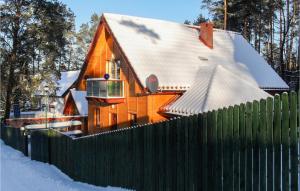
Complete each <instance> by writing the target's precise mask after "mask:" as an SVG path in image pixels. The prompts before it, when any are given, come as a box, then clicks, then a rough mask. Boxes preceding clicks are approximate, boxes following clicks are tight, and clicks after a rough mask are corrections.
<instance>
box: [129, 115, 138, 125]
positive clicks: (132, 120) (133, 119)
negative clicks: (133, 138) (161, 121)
mask: <svg viewBox="0 0 300 191" xmlns="http://www.w3.org/2000/svg"><path fill="white" fill-rule="evenodd" d="M129 122H130V126H134V125H137V115H136V114H135V113H129Z"/></svg>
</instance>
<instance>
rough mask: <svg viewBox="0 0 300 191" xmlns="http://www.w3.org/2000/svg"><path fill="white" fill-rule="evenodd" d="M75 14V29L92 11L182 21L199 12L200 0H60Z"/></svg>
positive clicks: (85, 20)
mask: <svg viewBox="0 0 300 191" xmlns="http://www.w3.org/2000/svg"><path fill="white" fill-rule="evenodd" d="M60 1H61V2H63V3H64V4H66V5H67V6H68V7H69V8H70V9H71V10H72V11H73V12H74V14H75V16H76V18H75V25H76V30H78V29H79V27H80V25H81V24H83V23H86V22H89V21H90V17H91V15H92V14H93V13H98V14H102V13H104V12H108V13H118V14H125V15H131V16H140V17H148V18H155V19H163V20H169V21H175V22H179V23H183V22H184V21H185V20H186V19H187V20H191V21H193V20H194V19H195V18H196V17H197V16H198V15H199V14H200V13H202V14H204V15H207V11H205V10H201V0H186V1H184V0H151V1H150V0H60Z"/></svg>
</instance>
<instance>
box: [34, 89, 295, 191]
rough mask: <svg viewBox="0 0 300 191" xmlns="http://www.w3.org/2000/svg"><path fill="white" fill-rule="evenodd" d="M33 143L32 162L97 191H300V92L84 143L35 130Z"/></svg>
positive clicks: (108, 134)
mask: <svg viewBox="0 0 300 191" xmlns="http://www.w3.org/2000/svg"><path fill="white" fill-rule="evenodd" d="M297 100H298V101H297ZM31 138H32V159H34V160H39V161H43V162H49V163H51V164H54V165H56V166H57V167H58V168H60V169H61V170H62V171H63V172H64V173H66V174H67V175H69V176H70V177H71V178H73V179H74V180H77V181H82V182H87V183H90V184H95V185H101V186H107V185H111V186H117V187H123V188H129V189H135V190H204V191H206V190H292V191H298V189H299V182H298V162H299V158H298V155H299V150H298V147H299V99H297V94H296V93H295V92H292V93H290V94H289V95H288V94H287V93H284V94H282V95H281V96H279V95H276V96H275V97H274V99H273V98H268V99H267V100H260V101H254V102H252V103H246V104H241V105H239V106H237V105H236V106H234V107H229V108H222V109H219V110H217V111H211V112H207V113H203V114H199V115H193V116H189V117H180V118H174V119H171V120H169V121H163V122H160V123H155V124H147V125H142V126H134V127H130V128H126V129H120V130H115V131H111V132H105V133H100V134H97V135H92V136H87V137H81V138H76V139H72V138H70V137H68V136H66V135H63V134H61V133H60V132H58V131H55V130H49V131H48V130H45V131H34V132H32V134H31Z"/></svg>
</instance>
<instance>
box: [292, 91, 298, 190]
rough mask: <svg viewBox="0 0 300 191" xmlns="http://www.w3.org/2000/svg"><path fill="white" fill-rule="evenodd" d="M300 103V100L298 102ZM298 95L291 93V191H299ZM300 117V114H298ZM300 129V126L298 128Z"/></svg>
mask: <svg viewBox="0 0 300 191" xmlns="http://www.w3.org/2000/svg"><path fill="white" fill-rule="evenodd" d="M298 101H299V100H298ZM297 109H298V112H299V108H297V94H296V93H295V92H291V93H290V152H291V191H297V190H299V185H298V172H297V169H298V155H299V154H298V144H299V137H298V133H299V132H298V131H297ZM298 115H299V113H298ZM298 127H299V126H298Z"/></svg>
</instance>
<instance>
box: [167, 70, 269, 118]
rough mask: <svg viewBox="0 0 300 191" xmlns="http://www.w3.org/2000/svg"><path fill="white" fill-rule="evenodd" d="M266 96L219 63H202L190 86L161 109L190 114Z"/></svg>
mask: <svg viewBox="0 0 300 191" xmlns="http://www.w3.org/2000/svg"><path fill="white" fill-rule="evenodd" d="M267 97H271V95H269V94H268V93H266V92H265V91H264V90H262V89H260V88H259V87H257V86H256V85H255V84H252V83H251V82H250V83H249V82H248V81H245V80H242V79H240V77H239V76H237V75H235V74H234V73H233V72H231V71H229V70H228V69H226V68H225V67H223V66H222V65H217V66H204V67H202V68H201V70H199V72H198V73H197V78H196V80H195V82H194V84H193V85H192V87H191V88H190V89H189V90H187V91H186V92H185V93H184V94H183V95H182V96H181V97H180V98H179V99H178V100H176V101H175V102H174V103H172V104H170V105H167V106H165V107H164V108H162V110H163V111H164V112H166V113H171V114H176V115H192V114H197V113H203V112H207V111H211V110H216V109H218V108H220V107H228V106H233V105H235V104H240V103H246V102H248V101H249V102H251V101H254V100H260V99H263V98H267Z"/></svg>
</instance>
